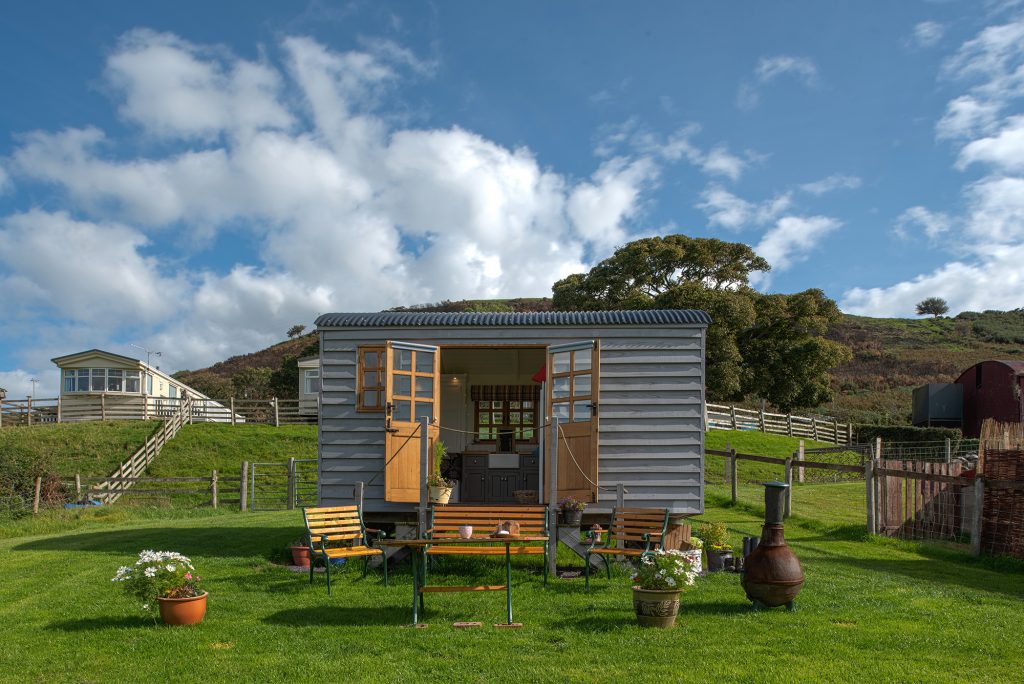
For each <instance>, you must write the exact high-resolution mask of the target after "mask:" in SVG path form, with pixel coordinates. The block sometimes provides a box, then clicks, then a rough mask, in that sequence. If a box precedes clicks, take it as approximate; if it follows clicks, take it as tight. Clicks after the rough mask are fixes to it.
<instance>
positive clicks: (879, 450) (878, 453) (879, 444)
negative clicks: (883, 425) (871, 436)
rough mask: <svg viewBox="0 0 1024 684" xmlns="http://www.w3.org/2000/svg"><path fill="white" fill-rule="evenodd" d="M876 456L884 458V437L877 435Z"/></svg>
mask: <svg viewBox="0 0 1024 684" xmlns="http://www.w3.org/2000/svg"><path fill="white" fill-rule="evenodd" d="M874 457H875V458H882V438H881V437H875V454H874Z"/></svg>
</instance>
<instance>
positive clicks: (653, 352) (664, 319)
mask: <svg viewBox="0 0 1024 684" xmlns="http://www.w3.org/2000/svg"><path fill="white" fill-rule="evenodd" d="M709 323H710V318H709V317H708V315H707V314H706V313H704V312H703V311H690V310H650V311H595V312H534V313H416V312H412V313H409V312H402V313H387V312H386V313H337V314H326V315H323V316H320V317H319V318H318V319H317V321H316V325H317V329H318V331H319V333H320V378H319V379H320V384H321V387H320V392H321V394H320V419H319V481H320V496H319V499H320V504H321V505H324V506H330V505H335V504H340V503H343V502H346V501H349V500H350V499H351V495H352V484H353V483H354V482H356V481H362V482H364V483H367V488H366V491H365V510H366V511H367V512H369V513H396V514H401V513H411V512H413V511H414V509H415V504H416V502H419V501H420V495H421V491H422V488H423V486H424V482H425V478H426V476H427V474H428V473H425V472H423V468H422V467H421V449H420V446H421V442H420V435H419V434H418V431H419V430H420V427H421V423H420V422H419V421H420V418H421V417H426V418H427V420H428V423H429V426H428V428H427V431H428V437H429V439H430V441H431V442H433V441H435V440H438V439H441V440H443V441H444V442H445V444H446V445H447V446H448V450H449V459H447V462H446V463H445V469H446V471H447V472H446V474H447V475H448V476H449V477H453V478H454V479H456V480H459V482H460V485H459V488H458V497H459V499H458V500H459V501H461V502H464V503H465V502H480V503H493V502H508V501H513V500H516V499H520V495H521V494H524V493H528V492H530V491H533V492H536V494H537V496H538V497H539V500H540V501H541V502H545V503H550V502H549V501H548V499H549V498H550V496H549V494H548V492H549V490H550V486H549V485H550V482H551V480H550V478H551V476H552V474H553V473H552V472H551V470H550V464H551V462H552V457H554V461H555V462H556V464H557V465H556V468H555V473H554V475H555V484H556V485H557V496H558V497H559V498H560V497H562V496H567V495H573V496H576V497H577V498H582V499H584V500H586V501H589V502H592V503H591V506H590V508H589V510H591V511H594V510H597V511H601V510H610V508H611V506H612V505H614V502H615V498H616V486H617V485H619V484H622V485H623V486H624V487H625V500H626V502H627V504H633V505H637V506H667V507H669V508H670V509H671V510H672V511H673V513H676V514H680V515H687V514H696V513H700V512H701V511H702V510H703V494H704V486H703V453H704V449H703V447H704V351H705V339H706V330H707V326H708V324H709ZM554 421H557V423H558V427H557V428H555V429H556V430H557V431H558V450H557V454H555V453H554V452H553V450H552V449H551V447H550V442H551V434H552V428H551V427H550V424H551V423H552V422H554ZM430 453H433V450H432V449H431V450H430ZM520 500H521V499H520Z"/></svg>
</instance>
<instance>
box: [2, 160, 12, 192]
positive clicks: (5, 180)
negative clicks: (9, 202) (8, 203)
mask: <svg viewBox="0 0 1024 684" xmlns="http://www.w3.org/2000/svg"><path fill="white" fill-rule="evenodd" d="M12 185H13V184H12V183H11V177H10V175H9V174H8V173H7V171H6V170H5V169H4V167H3V165H0V195H2V194H4V193H5V192H7V191H8V190H10V189H11V186H12Z"/></svg>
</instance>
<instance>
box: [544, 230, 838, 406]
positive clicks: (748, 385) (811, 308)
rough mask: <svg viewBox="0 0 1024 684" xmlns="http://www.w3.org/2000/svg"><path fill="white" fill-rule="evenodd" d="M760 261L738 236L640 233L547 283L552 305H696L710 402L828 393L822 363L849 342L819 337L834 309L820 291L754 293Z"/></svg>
mask: <svg viewBox="0 0 1024 684" xmlns="http://www.w3.org/2000/svg"><path fill="white" fill-rule="evenodd" d="M769 268H770V266H769V265H768V262H767V261H765V260H764V259H763V258H761V257H759V256H758V255H757V254H756V253H755V252H754V250H752V249H751V248H750V247H748V246H747V245H744V244H740V243H733V242H724V241H722V240H715V239H709V238H692V237H688V236H686V235H668V236H665V237H653V238H644V239H642V240H636V241H634V242H630V243H628V244H626V245H624V246H622V247H620V248H619V249H617V250H616V251H615V253H614V254H613V255H612V256H611V257H609V258H608V259H605V260H604V261H602V262H601V263H599V264H598V265H596V266H595V267H594V268H592V269H591V270H590V271H589V272H588V273H577V274H574V275H570V276H568V277H567V278H563V279H562V280H559V281H558V282H556V283H555V284H554V286H553V287H552V290H553V292H554V297H553V301H554V307H555V308H556V309H560V310H575V311H594V310H608V309H701V310H703V311H706V312H707V313H708V314H709V315H710V316H711V318H712V321H713V323H712V324H711V326H710V327H709V328H708V334H707V343H706V354H707V359H706V363H707V368H706V378H705V384H706V386H707V391H708V396H709V398H711V399H714V400H718V401H734V400H741V399H743V398H745V397H758V398H762V399H765V400H767V401H769V402H771V403H772V404H774V405H775V406H777V407H779V408H781V409H783V410H792V409H796V408H806V407H813V406H817V405H819V404H821V403H823V402H826V401H829V400H830V399H831V398H832V389H831V386H830V385H831V377H830V375H829V372H830V371H831V369H832V368H834V367H835V366H836V365H838V364H840V363H842V362H844V361H846V360H848V359H849V358H850V351H849V349H848V348H847V347H846V346H845V345H842V344H839V343H838V342H834V341H831V340H828V339H826V338H825V337H824V334H825V332H826V331H827V330H828V327H829V325H830V324H831V323H832V322H834V321H835V320H837V319H838V317H839V315H840V314H839V308H838V307H837V306H836V304H835V302H834V301H832V300H831V299H829V298H828V297H826V296H825V294H824V293H823V292H822V291H821V290H817V289H810V290H806V291H804V292H800V293H797V294H792V295H785V294H772V295H764V294H761V293H759V292H757V291H756V290H754V289H753V288H751V287H750V286H749V282H750V276H751V274H752V273H755V272H766V271H768V270H769Z"/></svg>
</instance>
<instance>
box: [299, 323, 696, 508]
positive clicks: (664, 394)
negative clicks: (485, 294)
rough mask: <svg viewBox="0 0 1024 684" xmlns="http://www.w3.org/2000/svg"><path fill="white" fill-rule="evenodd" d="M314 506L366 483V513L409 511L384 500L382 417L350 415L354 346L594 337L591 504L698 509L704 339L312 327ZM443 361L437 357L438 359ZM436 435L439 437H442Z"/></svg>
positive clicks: (633, 332)
mask: <svg viewBox="0 0 1024 684" xmlns="http://www.w3.org/2000/svg"><path fill="white" fill-rule="evenodd" d="M320 334H321V344H320V362H321V372H320V378H321V385H322V388H323V389H322V395H321V406H320V421H319V426H320V427H319V443H320V505H322V506H332V505H338V504H343V503H346V502H349V501H351V498H352V486H353V483H354V482H356V481H359V480H361V481H363V482H365V483H367V486H366V489H365V492H364V505H365V509H366V511H367V512H368V513H374V512H411V511H412V510H413V507H412V505H410V504H396V503H390V502H386V501H384V473H383V467H384V414H383V412H381V413H363V412H357V411H356V410H355V401H356V395H355V391H356V387H355V383H356V377H355V373H356V348H357V347H358V346H361V345H371V344H383V343H384V342H385V341H386V340H389V339H390V340H403V341H407V342H420V343H424V344H436V345H441V346H446V345H487V346H491V345H493V346H501V345H509V344H522V345H533V344H535V345H538V346H547V345H550V344H558V343H560V342H571V341H574V340H584V339H593V338H597V339H600V340H601V396H600V398H599V406H600V410H599V414H600V426H601V427H600V433H599V439H598V443H599V447H598V448H599V461H598V473H599V476H598V477H599V481H600V484H601V487H602V491H601V492H600V498H599V501H598V502H597V503H596V504H592V505H591V507H590V509H589V510H592V511H605V510H610V509H611V507H612V506H614V505H615V488H616V485H618V484H619V483H622V484H623V485H624V487H625V488H626V490H627V493H626V495H625V496H626V501H627V503H628V504H632V505H636V506H667V507H669V508H671V509H672V510H673V511H674V512H676V513H680V514H697V513H701V512H703V508H704V505H703V499H704V486H703V471H704V463H703V453H704V425H703V420H704V367H703V362H702V359H703V353H704V352H703V349H704V340H703V335H702V329H701V328H700V327H699V326H686V327H682V326H680V327H646V328H645V327H629V326H615V327H609V328H600V329H598V328H585V327H551V328H543V327H514V328H495V327H488V328H468V327H467V328H461V327H452V328H419V327H415V328H327V329H323V330H321V333H320ZM442 362H443V353H442ZM443 435H444V431H443V430H442V437H443Z"/></svg>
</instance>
